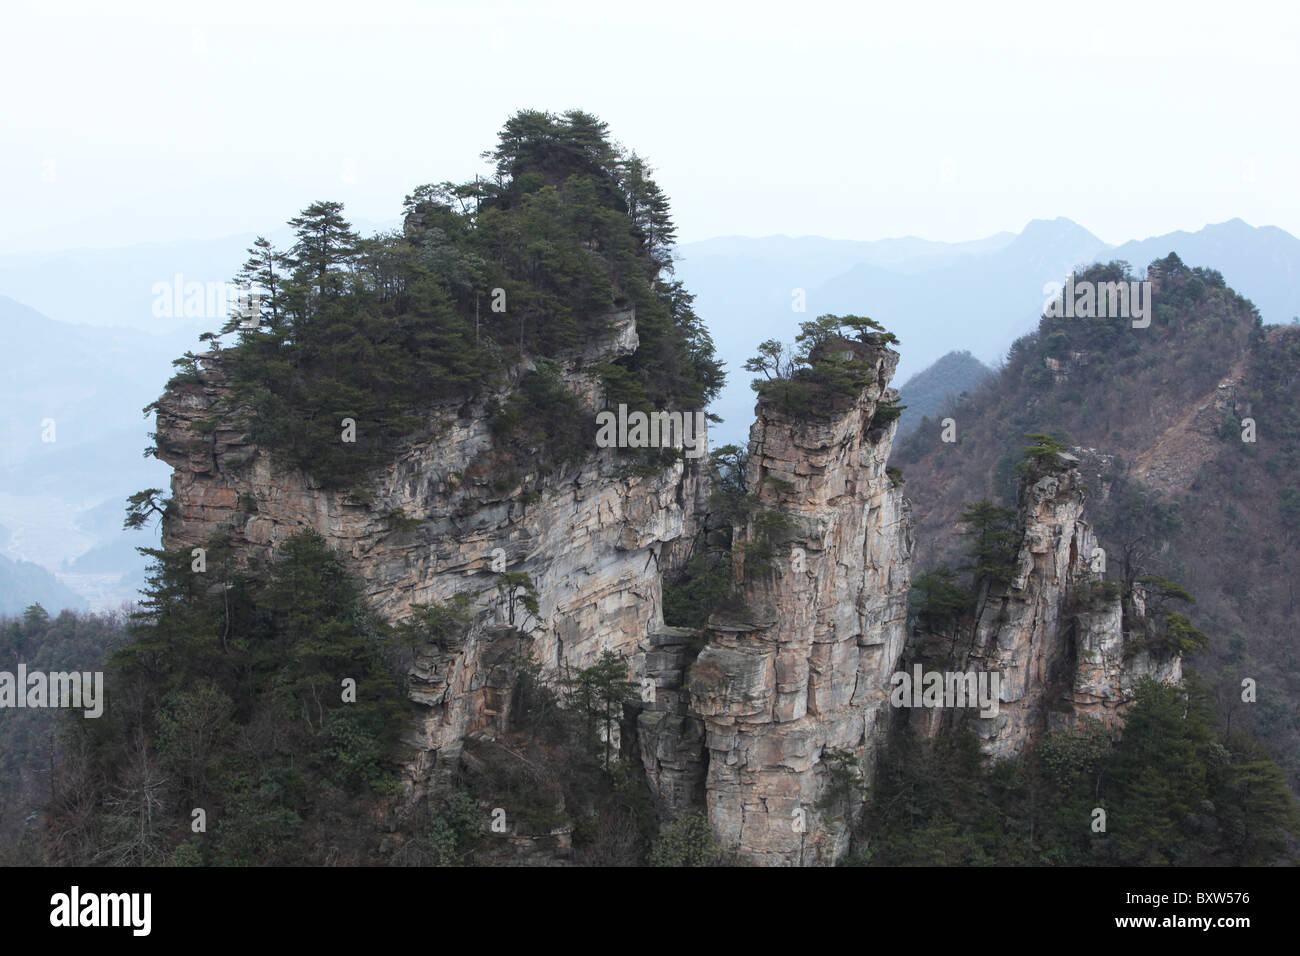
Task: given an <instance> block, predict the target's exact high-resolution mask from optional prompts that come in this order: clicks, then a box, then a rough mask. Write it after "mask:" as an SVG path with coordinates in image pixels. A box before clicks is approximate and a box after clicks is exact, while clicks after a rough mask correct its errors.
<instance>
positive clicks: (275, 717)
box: [50, 279, 407, 864]
mask: <svg viewBox="0 0 1300 956" xmlns="http://www.w3.org/2000/svg"><path fill="white" fill-rule="evenodd" d="M326 282H327V283H328V279H327V280H326ZM146 553H148V554H149V555H151V556H152V557H153V559H154V565H153V569H152V570H151V572H150V586H149V588H148V590H147V591H146V592H145V596H144V600H143V601H142V609H141V611H140V612H139V613H137V614H135V615H133V618H132V623H131V626H130V632H129V641H127V642H126V643H125V644H124V645H123V646H122V647H121V648H120V649H118V650H117V651H116V652H115V653H114V655H113V657H112V658H111V660H110V662H109V664H108V666H107V668H106V675H105V681H106V684H107V685H108V686H111V687H113V688H114V692H113V694H112V696H110V698H109V705H108V708H107V710H106V711H105V713H104V715H103V717H101V718H99V719H98V720H84V719H80V718H76V717H74V718H73V719H72V720H71V721H70V722H69V726H68V733H69V735H70V738H69V739H70V741H71V742H79V743H77V745H76V746H73V745H72V743H71V742H70V743H69V745H68V746H69V750H68V754H67V759H66V762H65V772H64V773H63V774H62V775H61V779H60V787H59V789H58V791H57V792H56V794H55V797H54V799H53V800H52V802H51V806H50V813H51V815H52V817H53V818H54V819H55V820H56V821H57V823H56V824H55V826H54V828H53V830H52V831H51V846H52V847H53V848H54V851H55V853H56V855H57V856H58V858H59V859H60V860H65V861H67V862H82V863H86V862H105V863H117V864H129V863H150V862H155V863H156V862H160V861H162V860H165V859H176V860H182V861H183V860H192V857H193V850H192V849H180V845H179V843H178V842H177V841H178V840H179V839H181V837H182V836H184V837H185V838H189V836H190V829H189V822H190V809H191V808H193V807H196V806H200V807H204V808H205V809H206V811H207V814H208V820H209V831H208V833H207V834H206V835H204V836H203V837H201V838H200V839H199V841H198V844H197V849H198V850H199V852H200V853H201V856H202V859H203V860H204V862H209V863H222V864H249V863H258V864H268V863H288V862H293V863H301V862H312V861H313V860H315V856H316V854H318V853H320V852H321V849H320V847H321V846H322V845H323V844H321V843H320V841H319V840H318V839H317V838H316V837H315V836H314V834H315V832H316V831H317V828H319V827H320V826H323V825H324V823H325V821H326V820H327V819H333V818H334V817H335V815H338V814H342V815H343V817H344V818H347V819H351V820H353V821H355V820H360V819H364V818H365V817H366V816H367V814H368V813H370V812H371V811H369V810H367V809H366V807H367V804H368V801H371V800H373V799H374V797H375V795H376V794H388V793H391V792H392V789H393V785H394V784H395V782H396V781H395V778H394V777H393V773H392V770H391V769H390V768H391V758H392V754H393V751H394V747H395V746H396V743H397V736H398V732H399V729H400V727H401V726H402V722H403V719H404V715H405V713H406V707H407V704H406V701H405V698H404V695H403V693H402V689H401V685H400V682H399V679H398V675H397V674H395V673H394V672H393V671H392V670H391V669H390V661H389V660H388V657H387V656H386V649H387V647H388V646H389V645H390V644H391V643H392V641H391V638H389V637H388V633H387V628H385V627H384V625H383V624H382V623H381V622H379V621H378V620H377V619H375V618H374V617H373V616H371V615H370V614H369V613H368V612H367V611H366V609H365V604H364V601H363V600H362V590H361V587H360V585H359V583H358V582H357V581H356V580H355V579H354V578H353V577H352V576H351V575H350V574H349V572H348V571H347V570H346V568H345V566H344V564H343V562H342V560H341V559H340V558H339V557H338V556H337V555H335V554H334V553H333V552H332V551H330V550H329V549H328V548H327V547H326V545H325V542H324V540H323V539H322V538H321V537H320V536H319V535H318V534H316V533H315V532H312V531H307V532H301V533H299V534H297V535H295V536H293V537H291V538H289V539H287V540H286V541H284V542H283V543H282V545H281V546H280V548H279V553H278V556H277V560H276V561H275V562H274V563H273V564H271V565H270V566H269V567H266V568H259V569H241V568H239V567H237V566H235V565H234V563H233V562H232V561H230V560H229V549H228V547H227V546H225V545H223V544H222V543H221V542H220V541H216V540H214V541H213V542H210V543H209V549H208V564H207V571H206V572H204V573H196V572H194V571H192V570H191V567H190V557H189V554H188V552H184V551H181V552H177V551H146ZM251 572H256V573H255V574H254V573H251ZM345 680H350V681H355V702H347V701H346V700H345V693H344V687H345V684H344V682H345ZM375 839H377V834H374V833H373V832H371V831H370V830H369V829H368V828H366V827H348V828H345V832H343V833H341V834H340V833H335V834H334V835H333V836H332V837H331V841H330V842H331V843H333V844H334V845H335V846H342V847H346V852H347V853H348V854H350V856H349V858H350V859H352V860H353V861H356V862H359V861H361V860H363V859H366V858H367V857H368V855H369V854H370V853H373V851H374V846H373V843H372V842H371V841H373V840H375ZM177 854H179V856H178V855H177ZM315 861H316V862H323V860H315Z"/></svg>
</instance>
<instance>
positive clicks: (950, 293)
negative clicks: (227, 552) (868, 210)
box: [0, 219, 1300, 613]
mask: <svg viewBox="0 0 1300 956" xmlns="http://www.w3.org/2000/svg"><path fill="white" fill-rule="evenodd" d="M394 225H395V223H382V224H376V225H373V226H371V228H372V229H373V228H391V227H392V226H394ZM253 238H254V237H253V236H251V235H247V236H231V237H228V238H225V239H218V240H202V241H177V242H164V243H151V244H147V245H138V246H128V247H124V248H116V249H71V250H67V251H63V252H42V253H10V254H5V255H0V346H3V347H2V348H0V398H2V399H3V411H2V412H0V524H2V525H4V526H6V527H7V528H8V529H9V534H8V535H7V537H4V538H3V542H2V543H0V555H3V556H6V557H7V558H8V559H10V561H27V562H32V563H34V564H36V565H40V566H41V567H42V568H44V569H46V571H47V572H48V573H49V574H51V575H57V576H58V577H57V578H52V579H51V580H53V582H54V583H55V584H59V583H60V581H61V582H62V585H63V586H64V587H66V588H70V589H72V590H73V591H76V592H78V593H79V594H80V595H81V598H82V599H84V600H88V601H90V602H91V603H92V604H93V605H94V606H96V607H111V606H116V605H117V604H119V603H120V602H121V601H123V600H127V599H130V598H132V597H133V595H134V590H135V587H136V586H137V585H138V582H139V581H140V579H141V576H142V574H143V568H144V561H143V559H142V558H140V556H139V555H138V554H136V553H135V551H134V548H135V547H137V546H153V545H155V544H156V543H157V534H156V530H155V531H151V532H148V533H140V532H134V533H127V532H123V531H121V530H120V524H121V514H122V507H123V501H124V499H125V498H126V496H127V495H129V494H131V493H132V492H134V491H138V490H140V489H142V488H146V487H160V488H166V487H167V482H168V477H169V470H168V469H167V468H166V467H165V466H164V465H162V464H160V463H159V462H157V461H154V460H153V459H151V458H143V457H142V456H141V452H142V451H143V449H144V448H145V447H146V446H147V445H148V444H149V443H150V442H149V437H148V433H149V432H150V431H152V428H153V425H152V423H151V420H146V419H145V418H144V417H143V416H142V414H141V409H142V408H143V407H144V406H145V405H146V404H148V403H149V402H152V401H153V400H154V399H155V398H156V397H157V396H158V394H159V393H160V391H161V389H162V386H163V383H164V382H166V381H167V379H168V378H169V377H170V376H171V374H172V371H173V370H172V368H171V364H170V363H171V360H172V359H173V358H176V357H177V356H179V355H180V354H181V353H183V352H184V351H186V350H187V349H194V350H198V349H199V342H198V334H199V333H200V332H201V331H206V330H210V329H213V328H215V327H217V326H218V325H219V324H220V323H221V321H222V319H223V315H222V314H219V313H214V314H202V315H190V316H186V315H184V311H183V310H181V314H179V315H177V314H175V313H176V311H177V310H175V309H172V310H171V311H172V313H173V314H171V315H167V314H165V313H166V312H167V311H168V310H167V308H160V307H158V306H159V302H160V295H166V296H168V297H170V298H171V299H172V300H173V303H174V301H175V299H176V297H177V296H179V297H180V298H182V299H183V298H185V296H186V290H185V288H184V287H185V286H188V285H189V284H191V283H197V284H198V285H199V286H201V287H203V288H204V289H205V290H206V289H207V288H209V287H210V286H211V287H215V286H219V285H220V284H222V283H224V282H227V281H229V280H230V279H231V277H232V276H233V275H234V274H235V272H236V271H237V270H238V268H239V267H240V265H241V264H242V262H243V261H244V259H245V255H246V251H245V250H246V248H247V246H248V245H249V244H250V243H251V242H252V240H253ZM271 238H272V239H273V241H275V242H276V243H277V244H278V245H279V246H281V247H284V246H285V245H287V243H288V238H289V237H288V233H287V231H286V230H283V229H282V230H280V231H279V232H274V233H271ZM1171 251H1174V252H1177V253H1178V254H1179V256H1181V257H1182V258H1183V260H1184V261H1185V262H1187V263H1188V264H1190V265H1199V266H1208V267H1211V268H1215V269H1218V270H1220V271H1221V272H1222V273H1223V274H1224V276H1225V277H1226V278H1227V280H1228V282H1229V283H1230V284H1231V285H1232V286H1233V287H1234V288H1236V289H1237V290H1238V291H1240V292H1241V293H1242V294H1243V295H1246V296H1247V297H1249V298H1250V299H1251V300H1253V302H1254V303H1255V305H1256V306H1258V308H1259V309H1260V311H1261V313H1262V314H1263V317H1264V320H1265V321H1266V322H1273V323H1284V322H1288V321H1289V320H1290V319H1291V317H1292V316H1294V315H1297V314H1300V240H1297V239H1296V238H1295V237H1294V236H1291V235H1290V234H1289V233H1286V232H1284V231H1283V230H1281V229H1277V228H1274V227H1271V226H1266V227H1259V228H1256V227H1252V226H1250V225H1247V224H1246V223H1244V222H1242V221H1241V220H1239V219H1234V220H1231V221H1230V222H1226V223H1220V224H1218V225H1212V226H1206V227H1205V228H1204V229H1202V230H1200V231H1198V232H1193V233H1186V232H1178V233H1171V234H1169V235H1165V236H1157V237H1153V238H1150V239H1143V240H1140V241H1134V242H1128V243H1125V244H1123V245H1120V246H1109V245H1107V244H1106V243H1104V242H1102V241H1101V240H1100V239H1098V238H1097V237H1096V236H1094V235H1092V233H1090V232H1088V230H1086V229H1084V228H1083V227H1082V226H1079V225H1078V224H1076V223H1074V222H1071V221H1070V220H1068V219H1055V220H1050V221H1046V220H1035V221H1034V222H1031V223H1029V225H1028V226H1026V228H1025V229H1024V230H1023V231H1022V232H1020V233H1019V234H1015V233H1009V232H1003V233H998V234H996V235H993V236H989V237H987V238H985V239H979V240H974V241H970V242H957V243H945V242H931V241H928V240H924V239H917V238H911V237H908V238H902V239H885V240H878V241H851V240H837V239H822V238H818V237H802V238H793V239H792V238H788V237H785V236H771V237H767V238H762V239H751V238H744V237H721V238H716V239H709V240H705V241H703V242H695V243H687V244H684V245H682V246H680V247H679V248H678V250H677V257H678V263H677V272H678V277H679V278H681V279H682V280H683V281H684V282H685V284H686V287H687V289H688V290H690V291H691V292H693V293H694V294H695V295H696V303H695V306H696V311H697V312H698V314H699V315H700V316H701V317H703V319H704V320H705V322H706V323H707V324H708V327H709V329H710V331H711V333H712V335H713V338H714V341H715V344H716V345H717V349H718V353H719V355H720V356H721V357H722V358H723V359H724V360H725V362H726V363H727V369H728V372H729V379H730V380H729V382H728V384H727V387H726V388H725V390H724V391H723V393H722V395H721V396H720V398H719V399H718V400H717V402H715V404H714V406H713V411H714V412H715V413H716V414H719V415H721V416H722V417H723V419H724V422H723V424H721V425H715V426H714V427H713V428H712V434H711V435H710V444H711V445H712V446H714V447H717V446H719V445H721V444H725V443H728V442H732V443H744V442H745V441H746V440H747V438H748V432H747V429H748V427H749V424H750V422H751V420H752V416H753V408H754V400H753V392H752V391H751V390H750V388H749V379H750V375H749V374H747V373H746V372H744V371H743V368H742V366H743V365H744V362H745V360H746V359H747V358H749V357H750V356H752V355H754V354H755V352H756V350H757V346H758V344H759V343H760V342H762V341H763V340H765V339H769V338H777V339H781V340H783V341H787V342H789V341H792V340H793V338H794V336H795V334H796V333H797V332H798V322H799V321H801V320H805V319H811V318H815V317H816V316H817V315H819V314H822V313H824V312H837V313H856V314H861V315H868V316H871V317H872V318H875V319H877V320H879V321H881V322H883V323H884V324H885V326H886V327H887V328H889V329H890V330H891V331H893V332H895V333H896V334H897V335H898V336H899V338H900V339H901V340H902V343H903V349H902V354H903V360H902V364H901V365H900V368H899V371H898V374H897V375H896V377H895V381H900V382H903V383H904V384H903V386H902V392H903V396H904V399H903V401H904V403H905V404H908V405H909V406H911V407H910V408H909V409H908V410H907V411H905V412H904V420H903V428H904V429H905V430H910V428H912V427H914V423H915V422H916V421H919V418H920V416H921V415H922V414H931V415H933V414H935V413H937V412H938V411H939V410H940V409H941V408H942V406H943V405H944V403H946V402H948V401H950V400H951V399H952V398H953V397H955V396H957V395H959V394H960V393H961V392H962V391H966V390H970V389H971V388H972V387H973V385H974V384H975V383H976V380H977V378H978V377H979V375H980V370H981V368H986V366H987V365H989V364H996V363H997V362H998V361H999V360H1000V359H1001V358H1002V356H1003V355H1004V354H1005V351H1006V348H1007V346H1008V345H1010V343H1011V342H1012V341H1013V340H1014V339H1015V338H1016V337H1017V336H1019V335H1021V334H1023V333H1025V332H1027V331H1029V330H1031V329H1032V328H1034V326H1035V324H1036V323H1037V320H1038V317H1039V315H1040V314H1041V311H1042V305H1043V300H1044V299H1045V298H1046V296H1045V294H1044V292H1043V286H1044V285H1045V284H1046V283H1049V282H1059V281H1061V279H1062V278H1063V277H1064V275H1065V273H1066V272H1068V271H1069V270H1070V269H1072V268H1074V267H1076V266H1081V265H1084V264H1087V263H1089V262H1093V261H1108V260H1110V259H1115V258H1118V259H1124V260H1126V261H1128V262H1130V264H1131V265H1132V266H1133V267H1134V269H1135V270H1136V271H1138V272H1141V271H1142V270H1144V269H1145V267H1146V265H1147V263H1149V262H1150V261H1151V260H1153V259H1156V258H1159V257H1161V256H1164V255H1167V254H1168V253H1169V252H1171ZM178 277H179V278H178ZM178 286H179V287H180V291H179V292H175V290H176V289H177V287H178ZM159 289H163V290H165V291H164V292H162V293H160V292H159V291H158V290H159ZM174 292H175V295H173V293H174ZM800 296H801V297H802V300H803V305H804V311H803V312H798V311H795V310H794V308H793V306H795V305H796V304H798V303H799V298H800ZM204 308H205V309H206V308H207V300H206V298H205V305H204ZM157 313H164V314H161V315H160V314H157ZM952 353H958V354H957V356H956V357H954V355H953V354H952ZM961 353H968V354H966V355H964V356H963V355H961ZM936 362H938V363H940V364H939V365H937V366H935V367H934V368H932V369H931V368H930V366H933V365H935V363H936ZM927 369H929V371H927ZM909 376H910V377H909ZM47 420H53V422H54V427H55V441H53V442H50V441H43V440H42V438H43V433H44V429H43V426H42V423H43V422H45V421H47ZM27 567H28V568H30V566H27ZM32 573H33V572H31V571H30V569H29V570H24V571H22V572H21V573H11V574H8V575H7V576H4V577H0V601H6V602H8V603H13V602H18V603H21V604H23V605H24V606H25V603H31V602H30V600H28V598H27V597H25V596H24V595H28V594H31V593H36V592H35V591H34V590H32V588H34V587H35V585H33V584H31V583H30V582H31V580H32ZM5 582H28V583H19V584H14V583H5ZM46 583H47V584H48V583H49V582H46ZM14 588H18V589H19V590H20V591H22V593H18V592H17V591H14V590H13V589H14ZM23 589H26V590H23ZM41 593H46V594H47V596H48V595H49V593H50V592H41ZM48 599H49V600H51V601H54V602H55V603H56V605H57V603H58V600H67V601H70V600H71V598H69V597H67V596H66V595H65V597H64V598H62V599H57V598H55V597H48ZM8 603H6V604H5V606H8ZM68 606H72V605H71V604H69V605H68ZM47 610H49V611H50V612H51V613H54V612H56V611H57V610H58V606H55V607H47Z"/></svg>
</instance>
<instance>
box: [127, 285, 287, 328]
mask: <svg viewBox="0 0 1300 956" xmlns="http://www.w3.org/2000/svg"><path fill="white" fill-rule="evenodd" d="M150 291H151V292H152V293H153V314H154V316H155V317H156V318H159V319H179V318H186V319H221V318H226V317H227V316H230V315H235V316H237V317H238V318H239V320H240V325H241V326H242V327H243V328H246V329H251V328H256V327H257V326H258V324H259V321H260V318H261V311H262V309H261V304H262V295H261V294H260V293H258V292H254V291H253V287H252V285H251V283H248V282H186V281H185V276H183V275H182V274H181V273H179V272H178V273H176V275H175V276H173V277H172V281H171V282H155V283H154V284H153V288H152V289H151V290H150Z"/></svg>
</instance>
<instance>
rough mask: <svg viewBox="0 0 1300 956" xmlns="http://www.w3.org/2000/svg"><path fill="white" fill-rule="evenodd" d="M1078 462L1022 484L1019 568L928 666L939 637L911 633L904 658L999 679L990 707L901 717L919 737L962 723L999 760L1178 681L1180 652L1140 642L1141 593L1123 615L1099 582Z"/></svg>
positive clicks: (1116, 720) (1117, 597)
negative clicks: (1150, 683)
mask: <svg viewBox="0 0 1300 956" xmlns="http://www.w3.org/2000/svg"><path fill="white" fill-rule="evenodd" d="M1078 463H1079V460H1078V458H1076V457H1075V456H1074V455H1069V454H1062V455H1060V456H1059V457H1058V460H1057V461H1056V462H1055V464H1054V467H1053V468H1052V473H1049V474H1043V475H1040V476H1038V477H1036V478H1034V479H1032V480H1028V481H1024V482H1022V484H1021V488H1020V494H1019V500H1018V520H1019V529H1020V546H1019V550H1018V554H1017V557H1016V564H1015V573H1014V576H1013V578H1012V580H1011V581H1010V582H1009V583H1008V584H1006V585H1005V586H996V585H995V586H992V587H990V588H989V589H988V592H987V594H986V595H985V596H984V597H983V601H982V603H981V605H980V606H979V608H978V614H977V621H976V624H975V627H974V630H973V634H972V635H971V636H970V638H969V639H968V640H966V641H965V642H963V641H962V640H960V639H959V640H958V641H957V642H955V647H954V651H955V652H950V653H948V654H946V655H943V659H942V663H938V664H936V661H935V658H936V657H937V656H938V655H936V654H935V653H934V649H935V648H936V647H937V646H938V645H939V644H940V643H941V642H939V641H936V640H934V636H933V635H917V640H916V641H915V642H914V645H913V646H914V648H916V649H917V653H916V654H915V655H911V656H914V657H915V658H916V659H917V660H920V661H923V662H924V663H923V667H925V668H926V669H930V668H932V667H937V668H938V669H944V668H952V669H954V670H955V671H957V672H958V673H971V672H974V673H976V674H995V675H998V678H999V686H1000V693H999V695H998V704H997V707H996V710H997V713H984V712H981V711H979V710H977V709H975V708H972V707H970V706H967V707H966V708H965V709H959V710H956V711H954V710H951V709H943V708H934V709H929V710H924V711H922V712H920V713H913V714H911V715H909V716H910V719H912V720H913V722H914V726H918V727H920V728H921V729H922V730H923V731H924V732H926V733H929V734H931V735H933V734H936V733H939V732H940V731H941V730H942V729H944V728H950V727H953V726H956V725H960V724H967V725H968V726H969V727H970V728H971V729H972V730H973V731H974V732H975V734H976V735H977V736H978V737H979V739H980V742H981V749H982V751H983V753H984V754H985V755H986V756H987V757H988V758H990V759H992V760H1000V759H1004V758H1007V757H1012V756H1015V755H1018V754H1021V753H1023V752H1025V751H1026V750H1027V749H1028V748H1029V747H1031V746H1032V745H1033V742H1034V741H1035V740H1036V739H1037V738H1038V737H1039V736H1040V735H1041V734H1042V733H1044V732H1045V731H1047V730H1049V729H1062V728H1065V727H1068V726H1070V725H1071V724H1072V723H1073V722H1074V721H1075V720H1077V719H1078V718H1079V717H1081V716H1090V717H1095V718H1097V719H1099V720H1101V721H1103V723H1105V724H1107V725H1108V726H1112V725H1117V724H1120V723H1122V714H1123V710H1124V709H1125V708H1126V707H1127V706H1128V705H1129V704H1130V703H1131V702H1132V700H1133V690H1134V687H1135V685H1136V684H1137V682H1138V681H1139V680H1140V679H1141V678H1143V677H1153V678H1155V679H1157V680H1160V681H1166V682H1168V681H1173V682H1178V681H1181V679H1182V671H1181V660H1180V658H1179V657H1178V656H1177V655H1174V656H1173V657H1167V658H1163V659H1157V658H1154V657H1153V656H1152V655H1150V654H1149V653H1147V652H1146V651H1145V650H1142V649H1141V647H1142V646H1143V645H1144V644H1145V635H1146V633H1147V631H1148V629H1149V623H1148V622H1147V620H1146V617H1145V611H1144V607H1143V601H1142V594H1141V591H1140V589H1137V590H1135V593H1134V594H1133V595H1132V598H1131V600H1130V606H1129V613H1128V615H1127V617H1126V615H1125V608H1124V600H1123V596H1122V594H1121V593H1120V589H1119V588H1118V587H1112V588H1106V587H1103V584H1104V583H1105V581H1106V580H1108V577H1107V569H1106V565H1105V555H1104V553H1103V552H1102V551H1101V550H1100V549H1099V548H1098V544H1097V539H1096V537H1095V535H1094V534H1093V532H1092V529H1091V527H1090V526H1089V524H1088V522H1087V521H1085V520H1084V518H1083V511H1084V502H1085V500H1086V498H1087V491H1086V489H1085V487H1084V485H1083V483H1082V479H1081V476H1080V473H1079V470H1078V468H1077V467H1076V466H1077V465H1078ZM945 703H946V704H947V705H951V703H952V702H951V701H946V702H945Z"/></svg>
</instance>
